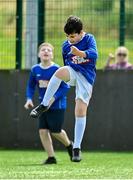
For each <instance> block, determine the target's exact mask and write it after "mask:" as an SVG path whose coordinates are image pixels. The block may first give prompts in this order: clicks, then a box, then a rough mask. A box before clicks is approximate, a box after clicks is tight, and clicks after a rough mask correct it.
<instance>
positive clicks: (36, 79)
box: [24, 43, 72, 164]
mask: <svg viewBox="0 0 133 180" xmlns="http://www.w3.org/2000/svg"><path fill="white" fill-rule="evenodd" d="M53 50H54V48H53V46H52V45H51V44H50V43H42V44H41V45H40V47H39V54H38V55H39V58H40V60H41V62H40V64H36V65H34V66H33V67H32V69H31V73H30V78H29V81H28V85H27V91H26V96H27V101H26V104H25V105H24V107H25V108H26V109H29V108H30V107H33V106H34V104H33V96H34V92H35V87H36V86H37V88H38V91H39V100H40V102H42V100H43V97H44V95H45V92H46V89H47V86H48V83H49V80H50V78H51V77H52V75H53V74H54V73H55V72H56V70H57V69H59V66H58V65H57V64H55V63H53V62H52V59H53ZM68 89H69V86H68V85H67V84H66V83H65V82H62V83H61V84H60V86H59V88H58V90H57V91H56V93H55V94H54V95H53V97H52V98H51V100H50V108H49V110H48V111H47V112H43V113H42V114H41V116H40V117H39V134H40V139H41V142H42V145H43V147H44V149H45V150H46V152H47V154H48V159H47V160H46V161H45V162H44V164H55V163H56V158H55V157H54V149H53V145H52V139H51V135H50V133H51V134H52V135H53V136H55V138H57V139H58V140H60V141H61V142H62V143H63V144H64V145H65V146H66V148H67V150H68V153H69V155H70V158H72V144H71V142H70V140H69V138H68V136H67V134H66V132H65V131H64V130H63V129H62V125H63V122H64V113H65V109H66V94H67V92H68Z"/></svg>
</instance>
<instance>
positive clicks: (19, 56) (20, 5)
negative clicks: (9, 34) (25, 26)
mask: <svg viewBox="0 0 133 180" xmlns="http://www.w3.org/2000/svg"><path fill="white" fill-rule="evenodd" d="M22 9H23V1H21V0H17V1H16V67H15V68H16V69H21V63H22V62H21V61H22Z"/></svg>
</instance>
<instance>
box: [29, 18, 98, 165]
mask: <svg viewBox="0 0 133 180" xmlns="http://www.w3.org/2000/svg"><path fill="white" fill-rule="evenodd" d="M64 31H65V33H66V36H67V40H66V41H65V42H64V43H63V47H62V54H63V60H64V64H65V66H64V67H61V68H60V69H58V70H57V71H56V72H55V74H54V75H53V76H52V78H51V80H50V82H49V85H48V88H47V91H46V93H45V95H44V98H43V101H42V103H41V104H40V105H39V106H37V107H36V108H35V109H33V110H32V111H31V113H30V116H32V117H34V118H36V117H38V116H40V114H41V113H42V112H44V111H47V110H48V109H49V106H50V101H51V98H52V96H53V95H54V94H55V92H56V91H57V89H58V88H59V86H60V84H61V82H62V81H65V82H67V83H68V84H69V85H70V86H75V90H76V98H75V131H74V144H73V156H72V161H74V162H80V161H81V143H82V139H83V135H84V131H85V127H86V112H87V107H88V105H89V101H90V98H91V95H92V87H93V84H94V81H95V77H96V60H97V57H98V52H97V46H96V41H95V38H94V36H93V35H92V34H88V33H86V32H84V31H83V24H82V21H81V20H80V18H79V17H77V16H70V17H69V18H68V19H67V22H66V24H65V26H64Z"/></svg>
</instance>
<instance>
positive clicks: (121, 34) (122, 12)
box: [119, 0, 126, 46]
mask: <svg viewBox="0 0 133 180" xmlns="http://www.w3.org/2000/svg"><path fill="white" fill-rule="evenodd" d="M125 29H126V25H125V0H120V28H119V45H120V46H124V45H125Z"/></svg>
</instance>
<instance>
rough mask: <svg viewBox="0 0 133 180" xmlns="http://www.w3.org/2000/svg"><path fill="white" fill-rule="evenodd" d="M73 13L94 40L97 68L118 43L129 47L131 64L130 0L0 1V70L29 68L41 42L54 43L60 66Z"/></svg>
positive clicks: (132, 4) (132, 10) (132, 28)
mask: <svg viewBox="0 0 133 180" xmlns="http://www.w3.org/2000/svg"><path fill="white" fill-rule="evenodd" d="M20 6H21V7H20ZM120 7H121V8H120ZM21 11H22V14H21ZM72 14H73V15H77V16H79V17H80V18H81V19H82V21H83V23H84V30H85V31H86V32H90V33H92V34H94V35H95V37H96V39H97V44H98V50H99V59H98V63H97V68H103V66H104V64H105V60H106V58H107V56H108V54H109V53H110V52H112V53H114V51H115V48H116V47H117V46H119V44H120V43H121V44H124V45H125V46H126V47H127V48H128V49H129V52H130V55H129V56H130V61H131V62H132V63H133V50H132V47H133V35H132V31H133V23H132V17H133V1H132V0H99V1H97V0H67V1H65V0H38V1H37V0H23V1H22V0H10V1H9V0H0V69H15V68H17V69H25V68H28V69H29V68H30V67H31V66H32V65H33V64H34V63H37V62H38V58H37V46H38V45H39V44H40V43H41V42H42V41H48V42H50V43H52V44H53V45H54V46H55V56H54V57H55V62H57V63H58V64H60V65H62V56H61V44H62V42H63V41H64V40H65V35H64V32H63V26H64V23H65V20H66V19H67V17H68V16H69V15H72ZM21 31H22V32H21Z"/></svg>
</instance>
